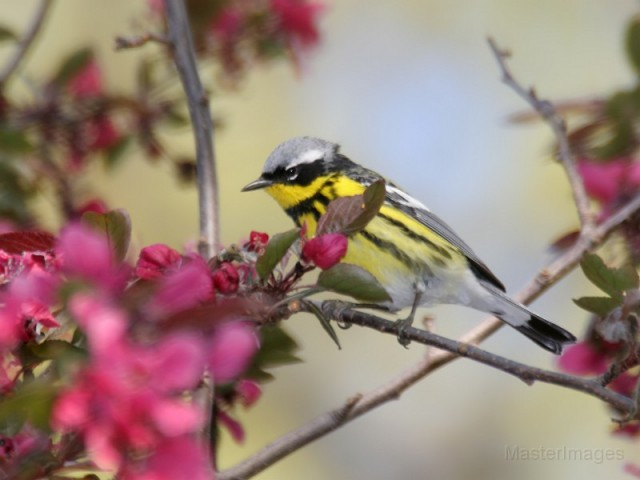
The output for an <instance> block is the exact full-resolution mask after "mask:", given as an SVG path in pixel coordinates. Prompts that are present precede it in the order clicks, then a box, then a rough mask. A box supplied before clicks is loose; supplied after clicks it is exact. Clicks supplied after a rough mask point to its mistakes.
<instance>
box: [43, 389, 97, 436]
mask: <svg viewBox="0 0 640 480" xmlns="http://www.w3.org/2000/svg"><path fill="white" fill-rule="evenodd" d="M89 400H90V394H89V392H87V391H86V390H82V389H75V390H69V391H67V392H63V393H62V394H61V395H60V396H59V397H58V399H57V400H56V402H55V404H54V406H53V412H52V416H51V423H52V424H53V426H54V427H55V428H59V429H63V430H66V429H77V428H79V427H82V426H83V425H85V424H87V423H88V422H89V421H90V417H89V411H88V405H89Z"/></svg>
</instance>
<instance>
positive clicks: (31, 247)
mask: <svg viewBox="0 0 640 480" xmlns="http://www.w3.org/2000/svg"><path fill="white" fill-rule="evenodd" d="M55 243H56V237H54V236H53V235H51V234H50V233H49V232H45V231H42V230H29V231H25V232H9V233H3V234H1V235H0V250H4V251H5V252H7V253H9V254H12V255H19V254H21V253H22V252H43V251H47V250H53V247H54V245H55Z"/></svg>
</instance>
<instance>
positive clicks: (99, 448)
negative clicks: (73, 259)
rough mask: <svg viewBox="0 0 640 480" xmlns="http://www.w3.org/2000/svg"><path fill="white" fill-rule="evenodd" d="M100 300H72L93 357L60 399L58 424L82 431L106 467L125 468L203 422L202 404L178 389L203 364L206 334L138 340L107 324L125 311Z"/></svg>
mask: <svg viewBox="0 0 640 480" xmlns="http://www.w3.org/2000/svg"><path fill="white" fill-rule="evenodd" d="M81 298H82V297H81ZM97 303H98V301H97V300H96V299H95V298H94V299H87V298H86V297H84V299H83V300H82V301H81V302H78V301H76V302H75V303H74V305H73V306H72V309H73V310H74V311H75V312H76V313H77V312H78V311H80V316H81V317H83V319H82V322H83V324H84V325H85V326H86V329H85V333H86V335H87V338H88V343H89V353H90V361H89V363H88V364H87V365H85V366H84V368H83V369H82V370H81V371H80V372H78V375H77V377H76V380H75V382H74V383H73V384H72V386H71V387H69V388H68V389H66V390H63V391H62V392H61V394H60V396H59V397H58V399H57V400H56V402H55V404H54V407H53V412H52V425H53V426H54V427H55V428H57V429H59V430H62V431H70V430H72V431H74V432H77V433H79V434H80V435H81V438H83V439H84V442H85V445H86V447H87V452H88V454H89V456H90V458H91V460H92V461H94V462H95V463H96V464H97V465H98V466H99V467H100V468H109V469H116V470H122V469H124V470H127V469H129V468H134V467H133V466H132V464H131V460H130V459H131V458H132V454H135V455H133V456H134V457H135V456H138V457H140V455H141V454H144V453H149V454H151V452H154V451H155V452H157V451H159V450H162V445H163V444H164V443H165V442H167V441H171V440H172V439H174V438H179V437H180V436H183V435H191V434H193V432H195V431H197V430H198V429H200V428H201V426H202V422H203V420H204V415H203V412H202V411H201V410H200V408H199V407H198V406H197V405H196V404H192V403H189V402H188V401H186V400H185V399H183V398H182V397H181V395H180V393H181V392H183V391H184V390H187V389H192V388H194V387H195V386H196V384H197V382H198V381H199V378H200V376H201V375H202V372H203V371H204V367H205V358H206V355H205V342H204V341H203V340H202V339H200V338H199V337H198V336H196V335H194V334H187V333H174V334H170V335H168V336H165V337H164V338H163V339H162V340H160V341H159V342H157V343H155V344H150V345H141V344H137V343H135V342H132V341H131V340H129V339H128V337H127V336H126V335H124V334H123V332H122V331H120V332H118V333H116V334H112V333H111V332H109V331H107V330H105V328H104V327H106V326H107V324H108V323H109V320H107V319H106V318H105V317H106V316H109V315H111V316H113V317H114V318H112V319H111V320H110V321H111V322H113V321H114V320H118V321H119V320H121V319H122V315H123V313H122V312H119V311H118V310H114V309H113V308H112V307H109V306H108V305H103V306H99V305H98V304H97ZM93 323H98V324H101V326H100V327H95V328H94V327H93V326H92V324H93ZM115 328H116V330H118V329H120V327H119V326H118V325H117V324H116V326H115ZM109 335H111V338H110V339H105V338H102V336H109ZM98 337H100V338H98ZM108 345H110V348H106V347H107V346H108ZM173 460H174V461H176V459H173ZM134 463H135V462H134ZM150 478H151V477H150Z"/></svg>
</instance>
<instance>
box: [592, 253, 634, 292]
mask: <svg viewBox="0 0 640 480" xmlns="http://www.w3.org/2000/svg"><path fill="white" fill-rule="evenodd" d="M580 267H582V271H583V272H584V274H585V276H586V277H587V278H588V279H589V280H590V281H591V283H593V284H594V285H595V286H596V287H598V288H599V289H600V290H602V291H603V292H605V293H606V294H608V295H610V296H611V297H612V298H614V299H616V300H618V301H619V300H621V298H622V293H623V292H624V291H626V290H631V289H633V288H638V272H637V271H636V269H635V268H634V267H633V266H631V265H625V266H623V267H621V268H611V267H608V266H607V265H606V264H605V263H604V261H603V260H602V259H601V258H600V257H599V256H598V255H596V254H594V253H590V254H588V255H586V256H585V257H584V259H583V260H582V262H580Z"/></svg>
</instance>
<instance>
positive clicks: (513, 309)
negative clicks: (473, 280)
mask: <svg viewBox="0 0 640 480" xmlns="http://www.w3.org/2000/svg"><path fill="white" fill-rule="evenodd" d="M480 283H481V285H482V286H483V287H484V288H486V289H487V290H489V292H490V293H491V294H492V295H493V299H494V301H497V302H498V303H499V306H498V305H494V307H498V308H493V309H491V310H490V311H491V313H493V314H494V315H496V316H497V317H498V318H500V319H501V320H503V321H504V322H506V323H508V324H509V325H511V326H512V327H513V328H515V329H516V330H518V331H519V332H520V333H522V334H524V335H526V336H527V337H529V338H530V339H531V340H533V341H534V342H536V343H537V344H538V345H540V346H541V347H542V348H544V349H545V350H549V351H550V352H553V353H555V354H556V355H559V354H561V353H562V347H563V346H564V345H565V344H566V343H575V341H576V337H574V336H573V334H571V333H570V332H568V331H566V330H565V329H564V328H562V327H559V326H558V325H556V324H554V323H551V322H549V321H547V320H545V319H544V318H542V317H540V316H538V315H536V314H535V313H532V312H531V311H530V310H529V309H528V308H527V307H525V306H524V305H521V304H520V303H518V302H516V301H515V300H513V299H512V298H510V297H508V296H507V295H506V294H505V293H504V292H503V291H501V290H498V289H497V288H496V287H495V286H494V285H491V284H488V283H487V282H483V281H481V282H480Z"/></svg>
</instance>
